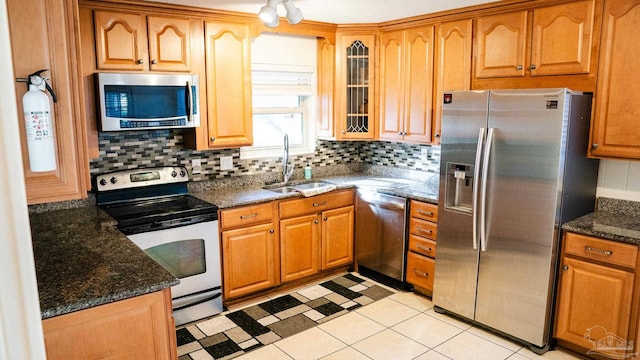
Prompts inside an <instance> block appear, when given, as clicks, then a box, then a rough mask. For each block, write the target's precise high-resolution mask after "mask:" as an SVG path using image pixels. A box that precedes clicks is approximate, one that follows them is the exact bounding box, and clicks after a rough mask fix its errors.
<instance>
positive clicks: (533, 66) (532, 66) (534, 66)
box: [529, 64, 537, 70]
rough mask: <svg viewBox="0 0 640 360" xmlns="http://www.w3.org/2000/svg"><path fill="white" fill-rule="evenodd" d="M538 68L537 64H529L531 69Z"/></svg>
mask: <svg viewBox="0 0 640 360" xmlns="http://www.w3.org/2000/svg"><path fill="white" fill-rule="evenodd" d="M536 68H537V66H536V64H531V66H529V70H535V69H536Z"/></svg>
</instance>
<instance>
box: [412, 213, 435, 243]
mask: <svg viewBox="0 0 640 360" xmlns="http://www.w3.org/2000/svg"><path fill="white" fill-rule="evenodd" d="M409 233H410V234H413V235H418V236H422V237H425V238H427V239H432V240H435V239H436V237H437V236H438V224H436V223H433V222H431V221H424V220H420V219H416V218H411V219H409Z"/></svg>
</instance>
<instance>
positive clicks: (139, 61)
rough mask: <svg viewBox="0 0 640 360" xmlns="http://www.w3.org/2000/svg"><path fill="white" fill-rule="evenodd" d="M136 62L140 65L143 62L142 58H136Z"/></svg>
mask: <svg viewBox="0 0 640 360" xmlns="http://www.w3.org/2000/svg"><path fill="white" fill-rule="evenodd" d="M136 64H138V65H142V64H144V60H142V59H138V60H136Z"/></svg>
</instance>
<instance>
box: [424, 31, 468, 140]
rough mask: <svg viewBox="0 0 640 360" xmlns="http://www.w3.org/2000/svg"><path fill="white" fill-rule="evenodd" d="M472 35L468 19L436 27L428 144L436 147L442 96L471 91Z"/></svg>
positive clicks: (438, 135)
mask: <svg viewBox="0 0 640 360" xmlns="http://www.w3.org/2000/svg"><path fill="white" fill-rule="evenodd" d="M472 31H473V20H471V19H466V20H458V21H451V22H445V23H441V24H438V26H437V27H436V40H435V44H436V47H435V55H434V58H435V59H434V67H435V69H434V78H433V83H434V86H433V87H434V105H433V109H434V111H433V113H434V115H433V118H432V129H433V130H432V132H431V133H432V137H433V138H432V139H431V142H432V143H435V144H437V143H440V141H439V140H440V134H441V130H440V129H441V126H440V121H441V119H442V104H443V102H444V92H445V91H451V90H470V89H471V59H472V49H473V38H472V36H471V35H472Z"/></svg>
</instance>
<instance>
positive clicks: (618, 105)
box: [589, 0, 640, 159]
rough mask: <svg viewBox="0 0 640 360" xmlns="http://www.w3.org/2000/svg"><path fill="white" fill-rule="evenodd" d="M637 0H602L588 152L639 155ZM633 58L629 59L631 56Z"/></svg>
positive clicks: (639, 34) (639, 18)
mask: <svg viewBox="0 0 640 360" xmlns="http://www.w3.org/2000/svg"><path fill="white" fill-rule="evenodd" d="M638 23H640V2H639V1H637V0H606V1H605V8H604V14H603V24H602V36H601V38H602V41H601V44H600V60H599V69H598V85H597V91H596V93H595V107H594V118H593V120H592V122H591V147H590V150H589V154H590V155H591V156H596V157H611V158H627V159H640V130H639V126H638V124H640V84H639V83H638V81H637V80H638V79H637V76H636V75H637V72H638V70H637V60H636V59H638V57H640V43H638V38H639V37H640V29H639V28H638ZM631 59H633V61H632V60H631Z"/></svg>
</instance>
